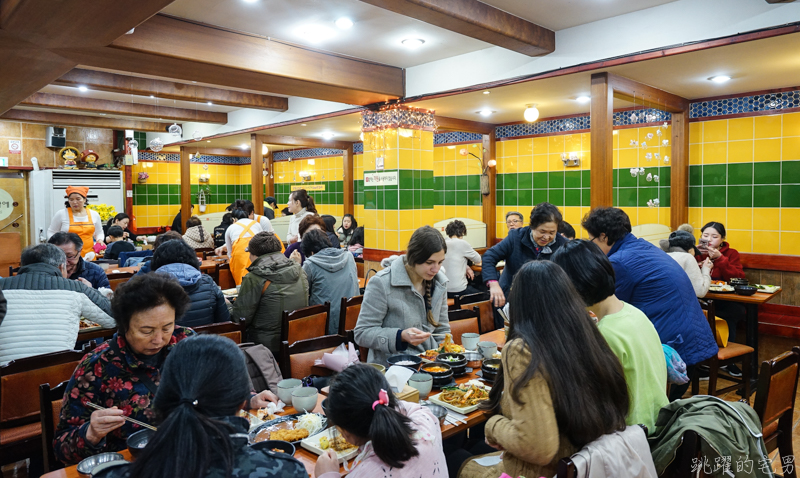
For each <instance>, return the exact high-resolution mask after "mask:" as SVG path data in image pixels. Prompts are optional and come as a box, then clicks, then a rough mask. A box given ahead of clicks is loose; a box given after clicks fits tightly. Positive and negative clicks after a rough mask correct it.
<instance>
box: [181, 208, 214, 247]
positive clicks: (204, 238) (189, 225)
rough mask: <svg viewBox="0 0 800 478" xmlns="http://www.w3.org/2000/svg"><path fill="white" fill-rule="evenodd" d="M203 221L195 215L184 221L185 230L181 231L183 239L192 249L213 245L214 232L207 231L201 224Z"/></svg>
mask: <svg viewBox="0 0 800 478" xmlns="http://www.w3.org/2000/svg"><path fill="white" fill-rule="evenodd" d="M202 224H203V221H201V220H200V218H198V217H197V216H192V217H190V218H189V220H188V221H186V232H185V233H183V240H184V241H186V244H189V246H190V247H191V248H192V249H200V248H201V247H209V248H213V247H214V234H213V232H209V231H207V230H206V229H205V228H204V227H203V226H202Z"/></svg>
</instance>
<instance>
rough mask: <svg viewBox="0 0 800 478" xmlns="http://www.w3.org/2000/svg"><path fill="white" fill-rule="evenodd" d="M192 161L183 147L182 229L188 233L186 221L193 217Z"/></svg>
mask: <svg viewBox="0 0 800 478" xmlns="http://www.w3.org/2000/svg"><path fill="white" fill-rule="evenodd" d="M191 166H192V161H191V160H190V159H189V151H188V150H187V149H186V146H181V227H182V228H183V231H184V232H185V231H186V221H188V220H189V218H190V217H192V169H191Z"/></svg>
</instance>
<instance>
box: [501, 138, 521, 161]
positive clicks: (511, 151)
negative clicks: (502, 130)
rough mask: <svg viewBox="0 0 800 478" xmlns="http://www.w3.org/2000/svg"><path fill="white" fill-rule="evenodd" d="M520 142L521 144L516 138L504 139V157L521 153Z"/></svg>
mask: <svg viewBox="0 0 800 478" xmlns="http://www.w3.org/2000/svg"><path fill="white" fill-rule="evenodd" d="M518 144H519V140H516V139H514V140H509V141H503V156H504V157H509V156H518V155H519V153H518Z"/></svg>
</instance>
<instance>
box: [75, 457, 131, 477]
mask: <svg viewBox="0 0 800 478" xmlns="http://www.w3.org/2000/svg"><path fill="white" fill-rule="evenodd" d="M112 461H125V457H124V456H122V454H121V453H100V454H99V455H94V456H90V457H89V458H85V459H84V460H83V461H81V462H80V463H78V473H80V474H81V476H91V475H92V470H93V469H94V467H96V466H97V465H101V464H103V463H109V462H112Z"/></svg>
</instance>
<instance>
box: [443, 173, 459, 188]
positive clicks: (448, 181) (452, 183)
mask: <svg viewBox="0 0 800 478" xmlns="http://www.w3.org/2000/svg"><path fill="white" fill-rule="evenodd" d="M444 190H445V191H455V190H456V177H455V176H447V177H446V178H444Z"/></svg>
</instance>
